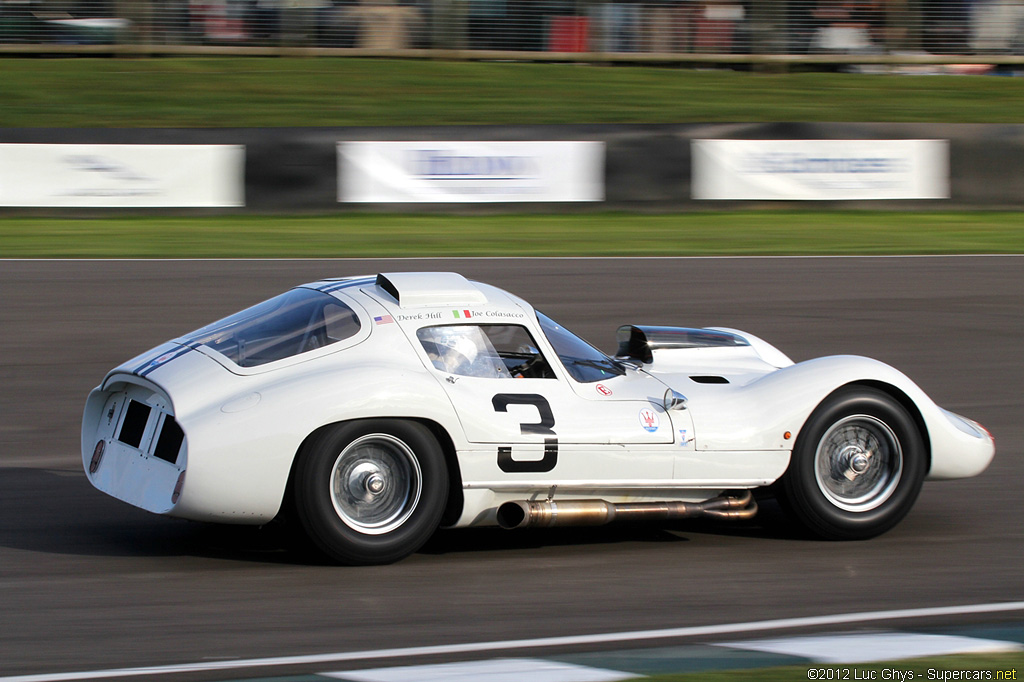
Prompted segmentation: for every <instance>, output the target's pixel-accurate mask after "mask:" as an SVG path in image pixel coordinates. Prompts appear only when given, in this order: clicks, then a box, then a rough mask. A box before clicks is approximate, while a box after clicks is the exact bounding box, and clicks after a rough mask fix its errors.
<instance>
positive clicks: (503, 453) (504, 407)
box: [491, 393, 558, 474]
mask: <svg viewBox="0 0 1024 682" xmlns="http://www.w3.org/2000/svg"><path fill="white" fill-rule="evenodd" d="M491 404H492V405H494V411H495V412H508V406H509V405H533V406H534V407H536V408H537V412H539V413H540V421H539V422H538V423H536V424H523V423H520V424H519V429H520V433H522V434H523V435H526V434H528V433H533V434H540V435H542V436H551V437H550V438H545V439H544V457H543V458H542V459H535V460H527V461H519V460H515V459H512V446H511V445H501V446H499V447H498V468H499V469H501V470H502V471H504V472H505V473H508V474H519V473H543V472H545V471H551V470H552V469H554V468H555V464H557V463H558V438H557V435H556V434H555V432H554V431H552V430H551V427H553V426H554V425H555V415H554V413H553V412H552V411H551V405H550V403H548V401H547V398H545V397H544V396H542V395H537V394H536V393H499V394H498V395H496V396H494V397H493V398H491Z"/></svg>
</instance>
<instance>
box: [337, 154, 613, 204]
mask: <svg viewBox="0 0 1024 682" xmlns="http://www.w3.org/2000/svg"><path fill="white" fill-rule="evenodd" d="M603 200H604V143H603V142H507V141H499V142H473V141H458V142H339V143H338V201H341V202H363V203H420V202H423V203H436V202H451V203H484V202H552V201H603Z"/></svg>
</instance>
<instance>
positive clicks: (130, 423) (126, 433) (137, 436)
mask: <svg viewBox="0 0 1024 682" xmlns="http://www.w3.org/2000/svg"><path fill="white" fill-rule="evenodd" d="M150 411H151V410H150V407H149V405H145V404H143V403H140V402H138V401H137V400H129V401H128V409H127V410H126V411H125V415H124V422H122V423H121V432H120V433H119V434H117V439H118V440H119V441H121V442H122V443H124V444H125V445H130V446H132V447H133V448H137V447H139V444H140V443H142V434H144V433H145V432H146V422H148V421H149V413H150Z"/></svg>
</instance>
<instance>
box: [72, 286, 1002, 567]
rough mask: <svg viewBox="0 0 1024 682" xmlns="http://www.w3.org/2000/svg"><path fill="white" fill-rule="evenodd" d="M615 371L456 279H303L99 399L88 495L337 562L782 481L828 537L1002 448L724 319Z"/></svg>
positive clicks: (722, 505) (862, 368)
mask: <svg viewBox="0 0 1024 682" xmlns="http://www.w3.org/2000/svg"><path fill="white" fill-rule="evenodd" d="M618 341H619V349H618V353H617V355H616V357H614V358H611V357H608V356H607V355H605V354H604V353H602V352H600V351H599V350H597V349H596V348H594V347H593V346H591V345H590V344H588V343H587V342H586V341H584V340H582V339H581V338H579V337H578V336H575V335H574V334H573V333H572V332H570V331H569V330H567V329H565V328H564V327H561V326H559V325H558V324H557V323H556V322H555V321H553V320H551V319H550V318H548V317H546V316H545V315H544V314H543V313H540V312H538V311H536V310H534V308H533V307H532V306H530V304H528V303H527V302H526V301H524V300H522V299H520V298H518V297H516V296H514V295H512V294H509V293H507V292H505V291H502V290H500V289H497V288H495V287H492V286H489V285H486V284H481V283H477V282H471V281H469V280H467V279H465V278H464V277H462V276H461V275H458V274H454V273H389V274H379V275H377V276H376V277H353V278H344V279H327V280H323V281H319V282H314V283H312V284H306V285H303V286H300V287H297V288H295V289H292V290H291V291H288V292H287V293H284V294H281V295H280V296H277V297H275V298H272V299H270V300H268V301H265V302H263V303H260V304H259V305H256V306H254V307H252V308H249V309H247V310H243V311H242V312H239V313H237V314H235V315H232V316H230V317H227V318H225V319H223V320H221V321H219V322H215V323H213V324H211V325H209V326H206V327H203V328H202V329H199V330H197V331H195V332H192V333H191V334H187V335H185V336H183V337H181V338H178V339H175V340H174V341H170V342H168V343H166V344H164V345H162V346H159V347H157V348H155V349H153V350H151V351H149V352H147V353H144V354H142V355H140V356H138V357H137V358H135V359H133V360H130V361H128V362H126V363H124V364H123V365H121V366H120V367H117V368H116V369H114V370H112V371H111V372H110V373H109V374H107V376H106V378H105V379H104V380H103V383H102V384H100V386H98V387H97V388H96V389H94V390H93V391H92V393H90V395H89V398H88V401H87V403H86V407H85V415H84V418H83V424H82V459H83V464H84V466H85V470H86V473H87V475H88V478H89V480H90V481H91V482H92V484H93V485H94V486H95V487H96V488H98V489H99V490H101V491H103V492H105V493H108V494H110V495H112V496H114V497H116V498H118V499H121V500H123V501H125V502H128V503H130V504H133V505H136V506H138V507H141V508H143V509H146V510H149V511H151V512H155V513H158V514H167V515H169V516H177V517H183V518H187V519H196V520H202V521H216V522H231V523H248V524H264V523H267V522H269V521H271V520H272V519H274V518H275V517H277V516H278V515H279V514H280V513H281V512H282V510H286V511H293V512H294V517H295V518H297V519H298V520H299V522H300V523H301V525H302V527H303V529H304V530H305V532H306V533H307V534H308V535H309V537H310V538H311V539H312V540H313V541H314V543H315V544H316V545H317V546H318V547H319V548H320V549H322V550H323V551H324V552H326V553H327V554H328V555H329V556H331V557H333V558H334V559H335V560H337V561H340V562H343V563H364V564H366V563H384V562H391V561H396V560H398V559H400V558H402V557H404V556H406V555H408V554H410V553H411V552H414V551H416V550H417V549H418V548H419V547H420V546H421V545H422V544H423V543H424V542H425V541H426V540H427V539H428V538H429V537H430V536H431V534H432V533H434V531H435V530H436V529H437V528H438V527H439V526H445V527H466V526H482V525H498V526H502V527H505V528H516V527H527V526H552V525H573V524H577V525H579V524H588V525H596V524H601V523H607V522H609V521H612V520H613V519H618V520H643V519H651V520H671V519H676V518H683V517H693V516H711V517H716V518H724V519H729V518H737V519H743V518H749V517H751V516H752V515H753V514H754V513H755V512H756V509H757V507H756V504H755V503H754V501H753V499H752V495H751V493H750V491H751V489H754V488H759V487H762V486H769V485H772V484H775V489H776V492H777V495H778V497H779V498H780V500H781V502H782V504H783V505H784V506H785V507H786V508H787V509H788V510H789V511H790V512H791V513H792V514H793V516H794V517H795V518H796V519H797V520H798V521H799V522H801V523H802V524H803V525H804V526H806V527H807V528H808V529H809V530H810V531H811V532H813V533H814V534H816V535H818V536H821V537H824V538H831V539H846V538H849V539H857V538H867V537H871V536H874V535H877V534H879V533H882V532H884V531H886V530H888V529H890V528H891V527H892V526H894V525H895V524H896V523H898V522H899V521H900V520H901V519H902V518H903V517H904V516H905V515H906V514H907V512H908V511H909V510H910V507H911V506H912V505H913V503H914V500H915V499H916V497H917V495H918V492H919V490H920V488H921V484H922V482H923V481H924V479H925V478H930V479H948V478H960V477H967V476H974V475H977V474H979V473H980V472H981V471H983V470H984V469H985V467H986V466H988V464H989V462H990V461H991V459H992V457H993V455H994V452H995V446H994V443H993V440H992V437H991V435H990V434H989V433H988V432H987V431H986V430H985V429H984V428H983V427H982V426H980V425H979V424H977V423H976V422H973V421H971V420H969V419H966V418H964V417H960V416H958V415H956V414H953V413H951V412H948V411H946V410H943V409H941V408H940V407H938V406H936V405H935V403H934V402H932V400H931V399H930V398H928V396H926V395H925V394H924V392H923V391H922V390H921V389H920V388H918V387H917V386H916V385H915V384H914V383H913V382H912V381H910V379H908V378H907V377H906V376H904V375H903V374H901V373H900V372H898V371H896V370H895V369H893V368H892V367H889V366H888V365H885V364H883V363H881V362H877V361H875V360H871V359H868V358H863V357H855V356H835V357H825V358H818V359H815V360H809V361H807V362H801V363H798V364H794V363H793V362H792V361H791V360H790V359H789V358H787V357H786V356H785V355H784V354H783V353H781V352H780V351H779V350H777V349H775V348H774V347H772V346H771V345H769V344H768V343H766V342H764V341H762V340H761V339H759V338H757V337H755V336H752V335H750V334H746V333H743V332H739V331H735V330H731V329H718V328H714V329H688V328H677V327H644V326H624V327H621V328H620V329H619V330H618Z"/></svg>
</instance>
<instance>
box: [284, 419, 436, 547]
mask: <svg viewBox="0 0 1024 682" xmlns="http://www.w3.org/2000/svg"><path fill="white" fill-rule="evenodd" d="M294 485H295V505H296V511H297V512H298V517H299V520H300V522H301V523H302V526H303V528H304V530H305V531H306V534H307V535H309V537H310V539H311V540H312V541H313V542H314V544H316V545H317V546H318V547H319V548H320V549H321V550H322V551H323V552H325V553H326V554H327V555H328V556H330V557H331V558H333V559H335V560H337V561H339V562H341V563H346V564H385V563H391V562H393V561H398V560H399V559H402V558H404V557H406V556H408V555H409V554H412V553H413V552H415V551H416V550H417V549H419V548H420V547H421V546H422V545H423V543H425V542H426V541H427V540H428V539H429V538H430V536H431V535H432V534H433V533H434V531H435V530H437V527H438V525H439V524H440V521H441V514H442V513H443V511H444V506H445V501H446V499H447V496H448V474H447V471H446V467H445V461H444V454H443V453H442V452H441V448H440V446H439V445H438V443H437V440H436V439H435V438H434V436H433V434H431V432H430V431H429V430H428V429H427V428H426V427H424V426H423V425H421V424H418V423H416V422H408V421H401V420H392V419H371V420H365V421H355V422H347V423H344V424H338V425H336V426H333V427H329V428H327V429H324V430H322V431H320V432H319V433H317V434H315V435H314V436H312V437H311V438H310V440H309V441H308V442H307V443H306V444H305V445H304V446H303V449H302V452H301V453H300V454H299V459H298V461H297V462H296V469H295V479H294Z"/></svg>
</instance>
